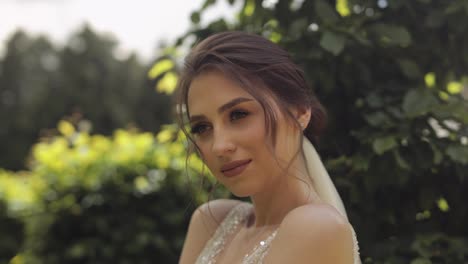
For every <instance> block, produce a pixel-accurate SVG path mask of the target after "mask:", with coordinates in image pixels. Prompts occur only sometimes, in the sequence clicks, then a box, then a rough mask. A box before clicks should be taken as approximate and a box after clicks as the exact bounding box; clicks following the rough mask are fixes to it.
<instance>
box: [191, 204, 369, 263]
mask: <svg viewBox="0 0 468 264" xmlns="http://www.w3.org/2000/svg"><path fill="white" fill-rule="evenodd" d="M251 207H252V205H250V204H249V203H240V204H238V205H236V206H235V207H234V208H233V209H232V210H231V211H230V212H229V213H228V215H227V216H226V217H225V218H224V220H223V221H222V222H221V224H220V225H219V227H218V228H217V229H216V231H215V233H214V235H213V236H212V237H211V239H210V240H208V242H207V243H206V245H205V247H204V249H203V250H202V252H201V253H200V256H198V258H197V261H196V262H195V264H215V263H217V262H216V256H218V255H219V254H220V253H221V252H222V251H223V250H224V248H225V246H226V244H227V243H228V242H229V241H228V239H230V238H231V237H232V235H233V233H234V232H235V231H236V230H238V227H239V225H240V224H242V223H245V221H247V218H248V215H249V213H250V212H251ZM277 232H278V229H276V230H274V231H273V232H272V233H271V234H270V235H269V236H268V237H267V238H266V239H264V240H262V241H260V242H259V243H258V244H257V245H256V246H255V247H254V248H253V250H252V251H251V253H249V254H246V255H245V256H244V258H243V260H242V264H262V263H263V259H264V258H265V256H266V255H267V253H268V249H269V248H270V244H271V242H272V241H273V239H274V238H275V236H276V233H277ZM353 239H354V249H355V255H354V263H355V264H360V263H361V262H360V260H359V247H358V244H357V239H356V234H355V233H354V230H353ZM218 264H219V263H218Z"/></svg>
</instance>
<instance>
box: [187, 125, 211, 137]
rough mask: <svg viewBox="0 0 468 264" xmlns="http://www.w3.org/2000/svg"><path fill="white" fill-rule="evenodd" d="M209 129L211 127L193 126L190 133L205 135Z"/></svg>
mask: <svg viewBox="0 0 468 264" xmlns="http://www.w3.org/2000/svg"><path fill="white" fill-rule="evenodd" d="M207 129H209V127H208V125H206V124H203V123H201V124H195V125H194V126H192V128H190V133H192V134H194V135H199V134H203V133H204V132H205V131H206V130H207Z"/></svg>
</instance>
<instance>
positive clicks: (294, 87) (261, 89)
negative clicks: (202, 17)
mask: <svg viewBox="0 0 468 264" xmlns="http://www.w3.org/2000/svg"><path fill="white" fill-rule="evenodd" d="M210 70H219V71H221V72H222V73H224V75H225V76H226V77H228V78H230V79H232V80H234V81H236V82H238V83H239V84H240V86H241V87H242V88H243V89H245V90H246V91H247V92H248V93H250V94H251V95H252V96H253V97H254V98H255V99H256V100H257V101H258V102H259V103H260V105H261V106H262V108H263V110H264V112H265V127H266V129H267V130H266V131H267V132H268V133H269V134H270V136H271V138H272V139H273V145H274V144H275V141H274V140H275V138H276V131H277V119H276V117H275V113H274V111H273V108H272V106H271V104H270V103H269V102H268V100H267V97H266V96H265V95H266V94H268V95H271V96H273V98H274V100H275V102H276V103H277V104H278V106H279V108H280V110H281V111H282V112H283V114H285V115H286V116H289V117H290V118H291V119H292V120H293V121H295V122H296V124H297V125H299V124H298V123H297V120H295V119H294V117H293V115H292V113H291V112H290V111H289V109H288V108H289V107H292V106H296V107H310V108H311V121H310V122H309V125H308V126H307V128H306V129H305V130H304V135H305V136H306V137H307V138H308V139H309V140H310V141H311V142H313V143H317V140H318V138H319V136H320V134H321V132H322V131H323V130H324V128H325V125H326V112H325V110H324V108H323V106H322V105H321V104H320V102H319V101H318V99H317V97H316V96H315V95H314V93H313V92H312V89H310V88H309V86H308V85H307V82H306V80H305V78H304V72H303V70H302V69H301V68H300V67H299V66H298V65H297V64H295V63H294V62H293V61H292V59H291V57H290V56H289V54H288V53H287V52H286V51H285V50H283V49H282V48H280V47H279V46H278V45H276V44H275V43H273V42H271V41H269V40H268V39H265V38H264V37H261V36H258V35H253V34H248V33H244V32H238V31H230V32H222V33H218V34H215V35H212V36H210V37H208V38H206V39H205V40H203V41H202V42H200V43H199V44H198V45H197V46H196V47H195V48H193V49H192V51H191V53H190V54H189V55H188V56H187V57H186V59H185V65H184V69H183V71H182V74H181V76H180V79H179V83H178V89H177V90H178V94H177V97H176V106H177V108H178V109H177V119H178V123H179V125H180V127H181V129H182V130H183V132H184V133H185V134H186V135H187V137H188V138H189V140H190V141H192V142H194V141H193V140H192V138H191V137H190V134H189V133H188V132H187V131H186V129H185V126H184V120H187V119H188V117H189V115H190V112H189V111H190V110H189V109H188V106H187V99H188V98H187V97H188V90H189V87H190V84H191V82H192V80H193V79H194V78H195V77H197V76H198V75H199V74H201V73H203V72H206V71H210ZM184 107H185V111H182V109H184ZM194 145H195V144H194ZM194 147H195V148H197V146H196V145H195V146H194Z"/></svg>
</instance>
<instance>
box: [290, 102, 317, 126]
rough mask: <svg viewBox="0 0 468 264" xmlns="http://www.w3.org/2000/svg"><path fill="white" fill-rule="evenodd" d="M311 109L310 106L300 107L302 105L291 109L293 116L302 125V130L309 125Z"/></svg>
mask: <svg viewBox="0 0 468 264" xmlns="http://www.w3.org/2000/svg"><path fill="white" fill-rule="evenodd" d="M311 111H312V110H311V109H310V107H302V106H300V107H294V108H293V109H292V113H293V115H294V118H295V119H296V120H297V122H298V123H299V124H300V125H301V126H302V130H305V128H306V127H307V126H308V125H309V122H310V117H311Z"/></svg>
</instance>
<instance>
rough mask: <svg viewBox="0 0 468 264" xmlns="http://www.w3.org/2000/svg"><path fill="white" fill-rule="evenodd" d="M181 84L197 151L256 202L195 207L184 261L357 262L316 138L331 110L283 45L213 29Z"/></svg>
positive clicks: (184, 122)
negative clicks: (312, 90) (327, 108)
mask: <svg viewBox="0 0 468 264" xmlns="http://www.w3.org/2000/svg"><path fill="white" fill-rule="evenodd" d="M178 92H179V94H178V104H177V105H178V106H179V107H180V106H185V110H186V111H178V112H179V114H180V116H179V123H180V125H181V128H182V129H183V130H184V132H185V133H186V135H187V136H188V138H189V139H190V141H191V143H192V145H193V147H194V150H195V151H196V152H197V153H198V155H199V156H200V157H201V158H202V159H203V161H204V163H205V164H206V165H207V167H208V168H209V169H210V171H211V172H212V174H213V175H214V176H215V177H216V179H217V181H219V182H220V183H221V184H223V185H224V186H225V187H226V188H227V189H229V190H230V191H231V192H232V193H233V194H234V195H236V196H237V197H250V201H251V203H247V202H241V201H238V200H227V199H220V200H214V201H210V202H208V203H206V204H204V205H202V206H200V207H199V208H198V209H197V210H195V212H194V213H193V215H192V218H191V222H190V226H189V229H188V233H187V237H186V240H185V243H184V247H183V250H182V254H181V257H180V261H179V263H180V264H188V263H190V264H192V263H199V264H205V263H268V264H275V263H281V264H284V263H294V264H300V263H317V264H358V263H360V260H359V253H358V244H357V240H356V235H355V233H354V230H353V228H352V226H351V225H350V223H349V221H348V219H347V215H346V211H345V208H344V206H343V203H342V201H341V198H340V196H339V194H338V193H337V191H336V189H335V186H334V185H333V183H332V181H331V180H330V177H329V176H328V173H327V172H326V170H325V168H324V166H323V164H322V162H321V160H320V158H319V156H318V155H317V153H316V151H315V148H314V147H313V145H312V143H311V142H316V140H317V138H318V136H319V134H320V132H321V131H322V130H323V128H324V126H325V119H326V114H325V111H324V110H323V108H322V106H321V104H320V102H319V101H318V100H317V98H316V97H315V95H314V94H313V93H312V92H311V89H310V88H309V87H308V86H307V84H306V81H305V78H304V74H303V71H302V70H301V69H300V68H299V67H298V66H297V65H296V64H294V63H293V62H292V60H291V58H290V56H289V55H288V53H287V52H285V51H284V50H282V49H281V48H280V47H279V46H277V45H276V44H274V43H272V42H270V41H269V40H267V39H265V38H263V37H260V36H257V35H251V34H247V33H242V32H224V33H219V34H215V35H213V36H211V37H208V38H207V39H205V40H204V41H202V42H201V43H199V44H198V45H197V46H196V47H195V48H194V49H193V50H192V52H191V53H190V54H189V56H188V57H187V58H186V61H185V67H184V71H183V73H182V75H181V77H180V81H179V87H178ZM180 109H183V108H182V107H181V108H180ZM180 109H179V110H180ZM186 126H188V127H189V131H187V130H186V129H185V127H186Z"/></svg>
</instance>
